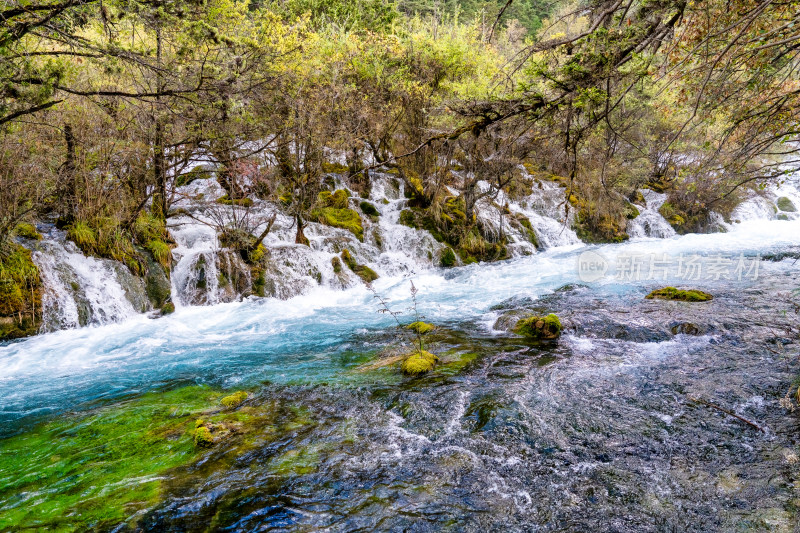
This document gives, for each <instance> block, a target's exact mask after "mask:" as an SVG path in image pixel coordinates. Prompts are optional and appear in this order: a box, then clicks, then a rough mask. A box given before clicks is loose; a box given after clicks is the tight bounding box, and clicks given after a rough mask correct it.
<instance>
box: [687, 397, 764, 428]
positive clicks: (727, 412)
mask: <svg viewBox="0 0 800 533" xmlns="http://www.w3.org/2000/svg"><path fill="white" fill-rule="evenodd" d="M689 400H691V401H692V402H694V403H699V404H703V405H707V406H708V407H711V408H712V409H716V410H717V411H720V412H722V413H725V414H726V415H730V416H732V417H734V418H736V419H738V420H740V421H742V422H744V423H745V424H747V425H749V426H753V427H754V428H756V429H757V430H759V431H761V432H763V433H766V432H767V430H766V429H764V428H762V427H761V426H759V425H758V424H756V423H755V422H751V421H750V420H748V419H746V418H744V417H743V416H739V415H737V414H736V413H734V412H733V411H729V410H727V409H725V408H724V407H720V406H719V405H716V404H713V403H711V402H709V401H706V400H704V399H702V398H692V397H691V396H689Z"/></svg>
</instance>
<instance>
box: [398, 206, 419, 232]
mask: <svg viewBox="0 0 800 533" xmlns="http://www.w3.org/2000/svg"><path fill="white" fill-rule="evenodd" d="M400 224H402V225H404V226H408V227H409V228H413V229H419V227H418V226H417V217H416V216H414V212H413V211H412V210H410V209H403V210H402V211H400Z"/></svg>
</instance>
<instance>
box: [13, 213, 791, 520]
mask: <svg viewBox="0 0 800 533" xmlns="http://www.w3.org/2000/svg"><path fill="white" fill-rule="evenodd" d="M587 252H588V254H587ZM587 257H588V258H595V259H596V260H597V259H598V258H600V259H599V260H601V261H605V264H606V265H607V266H608V271H607V272H606V273H605V275H604V276H601V277H599V278H598V279H592V280H590V281H585V280H586V277H585V276H581V275H579V274H580V272H579V268H578V266H579V258H580V259H584V260H585V259H586V258H587ZM692 257H694V258H695V259H697V260H698V261H699V262H700V263H702V265H703V267H704V268H705V269H706V270H705V271H699V272H697V277H696V278H694V279H693V278H691V275H692V273H691V272H690V271H687V270H686V268H685V267H686V265H687V264H688V263H687V262H686V261H688V259H689V258H692ZM797 257H800V219H794V220H745V221H742V223H741V224H733V225H732V226H731V228H730V230H729V231H728V232H726V233H714V234H707V235H699V234H698V235H687V236H673V237H670V238H665V239H655V238H637V239H633V240H631V241H629V242H627V243H624V244H615V245H602V246H586V245H580V244H575V245H569V246H560V247H554V248H550V249H548V250H547V251H545V252H541V253H537V254H534V255H530V256H527V257H519V258H516V259H512V260H509V261H504V262H500V263H494V264H479V265H478V264H476V265H470V266H466V267H460V268H455V269H449V270H443V269H436V268H433V269H431V268H426V269H423V268H420V269H417V271H410V272H407V273H406V274H404V275H401V274H397V275H394V276H383V277H381V278H380V279H379V280H378V281H376V282H375V284H374V288H375V291H376V292H377V293H378V294H379V295H380V296H382V297H383V298H385V299H386V300H388V302H389V305H390V307H391V308H392V309H393V310H396V311H401V312H402V313H403V314H402V315H400V316H399V319H400V321H401V322H403V323H408V322H410V321H412V320H413V319H414V318H413V311H411V310H410V307H411V306H412V300H411V293H410V287H411V282H412V281H413V283H414V285H415V286H416V288H417V289H418V290H419V292H418V294H417V295H416V299H417V301H418V305H417V307H418V311H419V313H420V314H421V315H424V320H425V321H427V322H430V323H433V324H435V325H436V326H437V330H435V331H434V332H433V333H431V334H430V335H428V337H427V345H426V349H428V350H430V351H432V352H434V353H436V354H437V355H439V357H440V358H441V360H442V363H441V364H440V365H439V367H438V368H437V369H436V370H434V371H433V372H432V373H430V374H428V375H426V376H424V377H421V378H405V377H403V376H402V375H401V374H399V372H398V371H397V369H396V368H393V367H390V366H381V365H380V364H375V361H380V360H381V359H382V358H384V357H387V356H391V355H392V353H394V352H393V351H397V350H400V349H402V346H403V345H405V346H408V345H409V344H408V343H409V342H410V340H409V339H407V338H405V337H404V336H403V333H402V331H401V330H400V329H399V328H397V324H396V323H395V322H394V319H393V318H392V316H391V315H388V314H386V313H379V312H378V311H379V304H378V302H377V300H376V299H375V297H374V296H373V294H372V293H371V292H370V291H368V290H367V288H366V287H364V286H363V285H358V286H355V287H351V288H348V289H346V290H334V289H330V288H321V287H320V288H317V289H314V290H312V291H311V292H308V293H306V294H304V295H301V296H296V297H294V298H291V299H289V300H277V299H273V298H264V299H246V300H244V301H241V302H233V303H220V304H216V305H213V306H206V307H192V306H180V307H179V308H178V311H177V312H176V313H174V314H173V315H170V316H167V317H164V318H161V319H159V320H149V319H148V318H147V317H146V316H145V315H136V314H134V316H133V317H132V318H129V319H127V320H124V321H122V322H119V323H112V324H104V325H96V326H91V327H84V328H79V329H68V330H62V331H55V332H52V333H47V334H43V335H39V336H36V337H33V338H29V339H26V340H23V341H19V342H14V343H7V344H5V345H0V391H2V394H0V428H1V429H0V436H2V437H3V438H2V440H0V530H16V529H17V528H26V527H27V528H37V527H48V528H52V529H59V530H60V529H65V530H101V531H107V530H114V531H134V530H150V531H199V530H226V531H255V530H259V531H263V530H273V529H274V530H278V529H291V530H299V531H311V530H317V529H330V530H334V531H339V530H349V531H351V530H373V529H392V530H405V529H410V530H439V529H448V530H487V529H492V530H494V529H499V528H506V529H508V530H511V531H522V530H525V531H527V530H543V531H576V530H578V531H597V530H613V531H690V530H705V531H708V530H728V531H751V530H752V531H763V530H777V531H793V530H795V529H794V528H796V527H797V524H798V509H800V463H799V462H798V453H800V450H799V449H798V445H799V444H800V432H799V431H798V412H791V411H790V410H789V409H787V408H786V405H787V404H786V402H787V399H786V397H787V395H788V394H789V393H790V392H791V391H793V390H796V388H797V382H796V379H797V376H798V375H800V365H799V364H798V358H797V346H798V339H797V338H796V337H793V336H792V335H791V334H789V333H787V332H790V331H795V332H796V329H792V328H796V322H795V319H796V316H795V311H794V310H793V308H792V307H791V305H790V303H789V299H790V298H791V291H792V290H793V289H795V288H797V287H800V269H798V268H797V265H796V260H797ZM632 258H633V259H634V263H636V264H639V265H640V266H642V265H643V266H642V268H641V270H638V269H632V268H631V265H632V263H631V260H632ZM653 258H658V259H659V260H661V261H662V263H663V262H664V261H666V264H668V265H669V268H664V269H663V270H661V271H653V270H652V269H651V268H649V267H648V262H649V261H651V260H652V259H653ZM698 258H699V259H698ZM712 263H713V264H715V265H720V264H723V266H724V267H725V269H727V270H726V271H725V272H723V273H722V274H714V272H715V271H714V270H713V268H712V267H711V266H709V265H711V264H712ZM681 265H683V266H684V271H680V270H679V269H680V266H681ZM662 266H663V264H662ZM717 268H718V270H717V272H720V270H719V268H721V267H719V266H718V267H717ZM737 268H738V269H739V270H738V271H737V270H736V269H737ZM687 276H690V277H689V278H688V279H687ZM715 278H718V279H715ZM665 285H678V286H686V287H696V288H700V289H703V290H706V291H708V292H711V293H712V294H714V295H715V299H714V300H713V301H711V302H708V303H681V302H666V301H656V300H645V299H644V296H645V295H646V294H647V293H648V292H649V291H650V290H652V289H654V288H659V287H663V286H665ZM787 310H788V313H787V312H786V311H787ZM509 312H511V314H512V315H513V313H515V312H518V313H523V312H532V313H542V312H555V313H557V314H558V315H559V316H560V317H561V319H562V322H563V323H564V326H565V334H564V335H563V336H562V337H561V338H560V339H559V340H558V341H557V342H553V343H548V344H537V343H532V342H529V341H525V340H524V339H522V338H521V337H518V336H515V335H513V334H510V333H508V332H507V331H504V330H503V327H502V323H503V317H504V316H507V313H509ZM498 319H500V320H498ZM793 382H794V383H795V385H794V388H792V383H793ZM237 390H241V391H246V392H247V393H248V397H247V400H246V401H245V402H244V404H243V405H242V406H241V407H240V408H238V409H237V410H235V411H233V412H226V411H221V410H220V409H219V407H218V405H219V399H220V397H222V396H224V395H225V394H229V393H230V392H231V391H237ZM723 410H725V411H729V412H730V413H734V414H736V415H737V416H738V418H737V417H735V416H732V415H731V414H729V413H726V412H724V411H723ZM200 418H202V419H206V420H211V421H214V423H215V424H217V427H218V428H221V429H220V431H221V432H222V433H224V434H225V435H226V437H225V438H224V439H220V440H219V442H217V443H216V444H215V445H214V446H213V447H210V448H198V447H197V446H195V445H194V443H193V442H192V438H191V434H192V431H193V429H194V427H195V425H197V424H198V423H197V422H195V420H196V419H200Z"/></svg>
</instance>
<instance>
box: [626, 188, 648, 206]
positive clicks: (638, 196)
mask: <svg viewBox="0 0 800 533" xmlns="http://www.w3.org/2000/svg"><path fill="white" fill-rule="evenodd" d="M629 198H630V200H631V202H633V203H636V204H639V205H647V200H645V199H644V194H642V191H640V190H639V189H636V190H635V191H634V192H633V193H632V194H631V195H630V197H629Z"/></svg>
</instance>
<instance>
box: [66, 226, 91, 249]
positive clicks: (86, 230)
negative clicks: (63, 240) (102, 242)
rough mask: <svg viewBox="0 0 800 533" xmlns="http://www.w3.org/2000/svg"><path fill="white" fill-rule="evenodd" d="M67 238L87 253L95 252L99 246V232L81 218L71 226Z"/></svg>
mask: <svg viewBox="0 0 800 533" xmlns="http://www.w3.org/2000/svg"><path fill="white" fill-rule="evenodd" d="M67 238H68V239H69V240H71V241H72V242H74V243H75V244H77V245H78V248H80V249H81V250H83V252H84V253H87V254H89V253H92V252H94V250H95V247H96V246H97V234H96V233H95V231H94V230H93V229H92V227H91V226H89V224H87V223H86V222H83V221H80V220H79V221H76V222H75V223H73V224H72V225H71V226H69V228H68V229H67Z"/></svg>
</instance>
